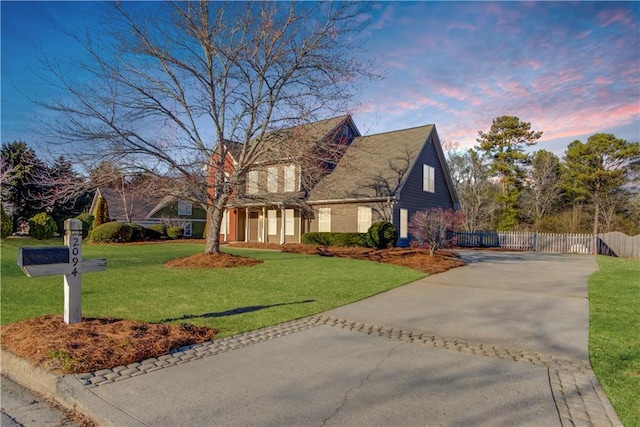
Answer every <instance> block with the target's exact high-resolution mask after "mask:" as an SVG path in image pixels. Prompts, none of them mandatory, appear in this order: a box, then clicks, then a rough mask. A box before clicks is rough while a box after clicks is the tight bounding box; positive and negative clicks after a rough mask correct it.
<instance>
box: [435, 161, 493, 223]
mask: <svg viewBox="0 0 640 427" xmlns="http://www.w3.org/2000/svg"><path fill="white" fill-rule="evenodd" d="M447 160H448V165H449V170H450V172H451V178H452V179H453V183H454V185H455V187H456V192H457V193H458V199H459V200H460V207H461V210H462V211H463V212H464V218H463V221H462V228H463V229H465V230H467V231H476V230H483V229H493V228H494V226H495V220H496V214H497V212H498V209H499V205H498V203H497V202H496V197H495V195H496V192H497V191H498V189H497V186H496V184H494V183H493V182H492V181H491V177H490V175H489V166H488V165H487V164H486V162H485V160H484V159H483V158H482V156H481V155H480V154H479V153H478V152H477V151H475V150H473V149H469V150H468V151H466V152H463V153H449V155H448V159H447Z"/></svg>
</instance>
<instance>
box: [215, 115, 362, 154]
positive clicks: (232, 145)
mask: <svg viewBox="0 0 640 427" xmlns="http://www.w3.org/2000/svg"><path fill="white" fill-rule="evenodd" d="M343 124H349V125H350V126H351V129H352V130H353V132H354V133H355V135H356V136H359V135H360V131H359V130H358V128H357V126H356V124H355V123H354V121H353V119H352V118H351V116H350V115H349V114H345V115H342V116H337V117H331V118H329V119H324V120H320V121H317V122H311V123H304V124H301V125H297V126H291V127H287V128H283V129H278V130H274V131H271V132H267V133H266V134H265V136H264V140H263V141H264V142H263V143H264V144H265V145H266V147H265V149H261V150H260V151H261V152H264V155H263V156H262V157H263V158H261V159H259V161H267V162H268V161H274V160H283V159H286V158H290V157H292V151H296V152H304V150H306V149H308V148H310V147H311V146H313V144H316V143H318V142H320V141H322V140H323V139H324V138H327V137H331V136H333V134H334V132H337V131H338V130H339V129H340V128H341V127H342V125H343ZM256 141H258V139H257V138H254V139H252V140H251V141H250V142H249V144H254V143H255V142H256ZM224 145H225V147H226V149H227V151H228V153H229V155H231V158H232V159H233V160H234V161H237V160H238V159H239V157H240V155H241V154H242V148H243V146H244V144H243V143H241V142H235V141H231V140H224ZM292 146H293V147H295V150H292Z"/></svg>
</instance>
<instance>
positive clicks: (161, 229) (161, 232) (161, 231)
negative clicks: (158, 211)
mask: <svg viewBox="0 0 640 427" xmlns="http://www.w3.org/2000/svg"><path fill="white" fill-rule="evenodd" d="M147 230H148V231H150V232H152V233H158V239H160V238H162V237H167V226H166V225H164V224H151V225H150V226H148V227H147Z"/></svg>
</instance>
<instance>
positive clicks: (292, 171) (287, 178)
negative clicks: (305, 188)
mask: <svg viewBox="0 0 640 427" xmlns="http://www.w3.org/2000/svg"><path fill="white" fill-rule="evenodd" d="M284 191H285V192H292V191H296V165H287V166H285V167H284Z"/></svg>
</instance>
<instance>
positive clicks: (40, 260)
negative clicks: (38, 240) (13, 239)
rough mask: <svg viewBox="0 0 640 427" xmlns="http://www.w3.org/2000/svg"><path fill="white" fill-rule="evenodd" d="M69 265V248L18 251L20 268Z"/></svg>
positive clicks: (44, 247) (48, 247)
mask: <svg viewBox="0 0 640 427" xmlns="http://www.w3.org/2000/svg"><path fill="white" fill-rule="evenodd" d="M48 264H69V248H68V247H67V246H42V247H36V248H19V249H18V266H20V267H23V266H28V265H48Z"/></svg>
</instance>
